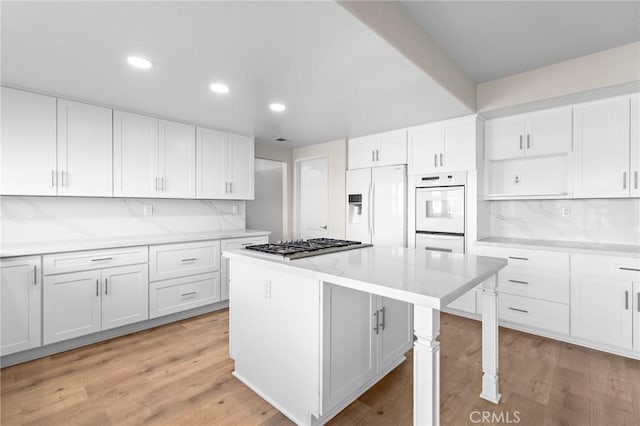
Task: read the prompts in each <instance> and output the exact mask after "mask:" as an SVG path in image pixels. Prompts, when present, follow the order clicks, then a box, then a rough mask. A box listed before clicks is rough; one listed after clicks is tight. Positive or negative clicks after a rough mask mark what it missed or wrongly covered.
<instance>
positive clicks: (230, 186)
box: [229, 182, 233, 194]
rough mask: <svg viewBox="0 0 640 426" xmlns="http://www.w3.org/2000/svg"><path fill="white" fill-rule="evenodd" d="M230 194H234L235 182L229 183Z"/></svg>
mask: <svg viewBox="0 0 640 426" xmlns="http://www.w3.org/2000/svg"><path fill="white" fill-rule="evenodd" d="M229 194H233V182H229Z"/></svg>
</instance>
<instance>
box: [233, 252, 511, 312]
mask: <svg viewBox="0 0 640 426" xmlns="http://www.w3.org/2000/svg"><path fill="white" fill-rule="evenodd" d="M222 255H223V256H224V257H227V258H229V259H233V260H239V261H242V262H248V263H254V264H261V265H263V266H268V267H272V268H273V269H275V270H280V271H284V272H289V273H296V274H300V275H302V276H305V277H308V278H312V279H317V280H322V281H326V282H330V283H333V284H336V285H340V286H343V287H348V288H353V289H355V290H360V291H364V292H367V293H373V294H377V295H380V296H384V297H389V298H391V299H396V300H402V301H405V302H409V303H413V304H416V305H421V306H426V307H430V308H434V309H441V308H442V307H444V306H446V305H448V304H449V303H450V302H451V301H453V300H455V299H457V298H458V297H460V296H462V295H463V294H464V293H466V292H467V291H469V290H471V289H472V288H473V287H475V286H476V285H478V284H480V283H481V282H483V281H484V280H485V279H487V278H488V277H490V276H492V275H493V274H495V273H496V272H498V271H499V270H500V269H502V268H504V267H505V266H507V261H506V260H503V259H497V258H493V257H484V256H472V255H462V254H451V253H441V252H435V251H427V250H417V251H416V250H415V249H410V248H391V247H381V246H374V247H366V248H360V249H354V250H348V251H342V252H337V253H330V254H324V255H320V256H313V257H306V258H302V259H296V260H286V259H283V258H281V257H279V256H274V255H267V254H262V253H256V252H252V251H250V250H246V249H239V250H230V251H224V252H223V253H222Z"/></svg>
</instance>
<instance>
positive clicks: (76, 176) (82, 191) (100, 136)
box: [58, 99, 113, 197]
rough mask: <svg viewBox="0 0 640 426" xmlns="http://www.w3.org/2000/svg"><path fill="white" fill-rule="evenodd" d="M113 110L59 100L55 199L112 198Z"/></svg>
mask: <svg viewBox="0 0 640 426" xmlns="http://www.w3.org/2000/svg"><path fill="white" fill-rule="evenodd" d="M112 127H113V126H112V110H110V109H108V108H102V107H97V106H94V105H88V104H82V103H79V102H71V101H66V100H62V99H58V170H59V177H60V180H59V181H58V195H77V196H97V197H110V196H111V195H112V194H113V179H112V170H113V159H112V151H113V141H112Z"/></svg>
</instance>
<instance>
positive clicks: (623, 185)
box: [622, 172, 627, 189]
mask: <svg viewBox="0 0 640 426" xmlns="http://www.w3.org/2000/svg"><path fill="white" fill-rule="evenodd" d="M622 189H627V172H622Z"/></svg>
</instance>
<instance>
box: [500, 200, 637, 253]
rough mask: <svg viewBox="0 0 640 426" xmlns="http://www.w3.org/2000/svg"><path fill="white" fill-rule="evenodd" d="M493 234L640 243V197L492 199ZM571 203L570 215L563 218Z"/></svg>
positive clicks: (531, 237) (532, 237)
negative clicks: (563, 208)
mask: <svg viewBox="0 0 640 426" xmlns="http://www.w3.org/2000/svg"><path fill="white" fill-rule="evenodd" d="M490 203H491V206H490V209H491V212H490V214H491V218H490V226H491V236H494V237H508V238H527V239H540V240H561V241H580V242H593V243H607V244H631V245H638V244H640V200H638V199H593V200H531V201H529V200H526V201H525V200H521V201H516V200H511V201H491V202H490ZM562 206H568V207H569V208H570V210H571V216H569V217H562V214H561V207H562Z"/></svg>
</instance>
